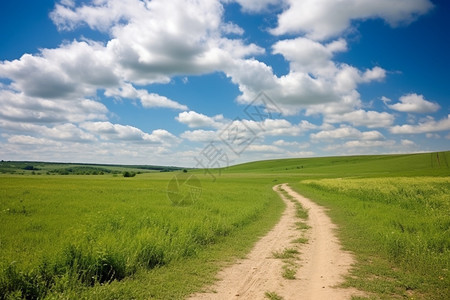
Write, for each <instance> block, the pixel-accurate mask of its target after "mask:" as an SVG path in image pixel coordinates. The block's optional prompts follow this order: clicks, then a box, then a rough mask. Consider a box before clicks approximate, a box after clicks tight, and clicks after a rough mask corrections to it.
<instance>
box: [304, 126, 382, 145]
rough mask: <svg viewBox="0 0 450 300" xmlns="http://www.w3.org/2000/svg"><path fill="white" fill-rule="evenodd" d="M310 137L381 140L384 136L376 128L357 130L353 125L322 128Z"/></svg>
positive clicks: (316, 139) (316, 138) (314, 138)
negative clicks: (328, 128)
mask: <svg viewBox="0 0 450 300" xmlns="http://www.w3.org/2000/svg"><path fill="white" fill-rule="evenodd" d="M311 139H312V140H315V141H318V140H337V139H355V140H356V139H358V140H363V141H376V140H383V139H384V136H383V135H382V134H381V133H380V132H379V131H376V130H373V131H363V132H361V131H359V130H358V129H356V128H353V127H347V126H342V127H340V128H336V129H330V130H322V131H319V132H318V133H312V134H311Z"/></svg>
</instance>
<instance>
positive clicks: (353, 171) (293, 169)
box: [224, 151, 450, 177]
mask: <svg viewBox="0 0 450 300" xmlns="http://www.w3.org/2000/svg"><path fill="white" fill-rule="evenodd" d="M449 165H450V151H446V152H433V153H418V154H400V155H364V156H337V157H317V158H292V159H277V160H265V161H257V162H250V163H244V164H239V165H235V166H231V167H229V168H227V169H226V170H224V172H225V173H245V172H250V173H277V174H280V173H298V175H301V174H304V175H305V176H308V177H311V176H312V177H316V176H318V177H323V176H326V177H348V176H383V175H389V176H391V175H395V176H417V175H430V176H437V175H448V174H449V171H450V168H449Z"/></svg>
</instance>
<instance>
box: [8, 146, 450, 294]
mask: <svg viewBox="0 0 450 300" xmlns="http://www.w3.org/2000/svg"><path fill="white" fill-rule="evenodd" d="M447 162H450V152H441V153H438V154H437V153H426V154H416V155H392V156H354V157H329V158H311V159H287V160H273V161H262V162H255V163H248V164H243V165H238V166H233V167H230V168H228V169H226V170H222V172H221V176H217V178H218V179H217V181H215V182H212V181H211V178H210V177H209V176H208V175H204V172H203V171H201V170H196V171H189V173H188V174H192V173H194V174H196V175H197V176H198V177H199V179H200V181H201V185H202V196H201V197H200V198H199V199H196V201H195V202H194V203H192V204H189V205H174V204H172V202H171V201H170V200H169V199H168V197H167V186H168V182H169V181H170V179H171V178H172V176H173V175H174V174H176V173H146V174H140V175H138V176H136V177H133V178H123V177H113V175H112V174H105V175H98V176H87V175H65V176H60V175H41V176H36V175H7V174H4V175H0V190H1V194H0V299H21V298H28V299H37V298H47V299H58V298H65V299H67V298H68V299H80V298H84V299H93V298H94V299H129V298H136V299H151V298H154V299H182V298H183V297H185V296H186V295H188V294H190V293H192V292H193V291H197V290H199V289H201V288H202V286H203V285H204V284H206V283H209V282H211V279H210V278H212V277H214V274H215V273H216V272H217V270H218V269H219V268H220V267H221V266H223V265H224V264H226V263H227V262H229V261H232V258H233V257H236V256H242V255H244V254H245V253H246V252H247V251H248V250H249V249H250V247H251V245H252V244H253V243H254V242H255V241H256V240H257V239H258V237H259V236H261V235H262V234H264V233H265V232H267V231H268V230H269V229H270V228H271V226H273V225H274V224H275V223H276V221H277V220H278V219H279V217H280V215H281V212H282V210H283V207H284V206H283V204H282V202H281V200H280V199H279V197H278V196H277V195H276V194H275V193H274V192H273V191H272V186H273V185H275V184H278V183H282V182H289V183H290V184H291V186H292V187H294V188H295V189H297V190H298V191H299V192H300V193H301V194H304V195H305V196H308V197H310V198H311V199H313V200H314V201H316V202H318V203H319V204H322V205H324V206H326V207H328V208H330V216H331V217H332V219H333V221H334V222H335V223H337V224H338V225H339V227H340V229H341V230H340V231H339V236H340V238H341V240H342V242H343V244H344V246H345V248H346V249H349V250H352V251H353V252H354V253H355V254H356V256H357V260H358V264H357V265H356V268H355V269H354V271H353V272H352V274H351V276H349V278H347V281H346V283H345V284H346V285H350V286H355V287H358V288H359V289H361V290H364V291H367V292H368V293H369V296H373V297H374V298H385V299H391V298H399V299H401V298H405V297H410V298H414V299H417V298H419V299H421V298H423V299H442V298H443V297H444V296H447V295H449V293H450V291H449V288H448V287H449V286H450V276H449V267H450V266H449V263H450V255H449V253H450V231H449V228H450V204H449V203H450V199H449V195H450V181H449V180H450V179H449V175H450V169H449V166H448V163H447ZM29 171H30V170H28V173H26V174H30V173H29ZM212 171H214V170H212ZM216 175H217V174H216ZM444 298H445V297H444Z"/></svg>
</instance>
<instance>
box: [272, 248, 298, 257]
mask: <svg viewBox="0 0 450 300" xmlns="http://www.w3.org/2000/svg"><path fill="white" fill-rule="evenodd" d="M298 253H299V252H298V250H297V249H295V248H286V249H284V250H283V251H281V252H280V251H276V252H273V253H272V255H273V257H274V258H279V259H289V258H295V257H296V256H297V254H298Z"/></svg>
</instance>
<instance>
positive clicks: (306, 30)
mask: <svg viewBox="0 0 450 300" xmlns="http://www.w3.org/2000/svg"><path fill="white" fill-rule="evenodd" d="M286 2H287V4H288V5H287V9H286V10H284V11H283V13H281V14H280V15H279V16H278V25H277V27H276V28H274V29H272V30H271V32H272V33H273V34H275V35H283V34H292V33H294V34H306V36H307V37H308V38H311V39H315V40H325V39H328V38H332V37H335V36H338V35H340V34H342V33H343V32H345V31H346V30H349V28H351V22H352V21H353V20H365V19H375V18H381V19H383V20H385V21H386V22H387V23H389V24H390V25H391V26H397V25H399V24H402V23H406V24H407V23H410V22H412V21H414V20H415V19H416V18H417V16H419V15H422V14H425V13H426V12H428V11H429V10H430V9H431V8H432V7H433V4H432V3H431V2H430V1H429V0H397V1H395V5H393V3H392V0H377V1H373V0H341V1H335V0H321V1H318V0H302V1H297V0H286Z"/></svg>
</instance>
